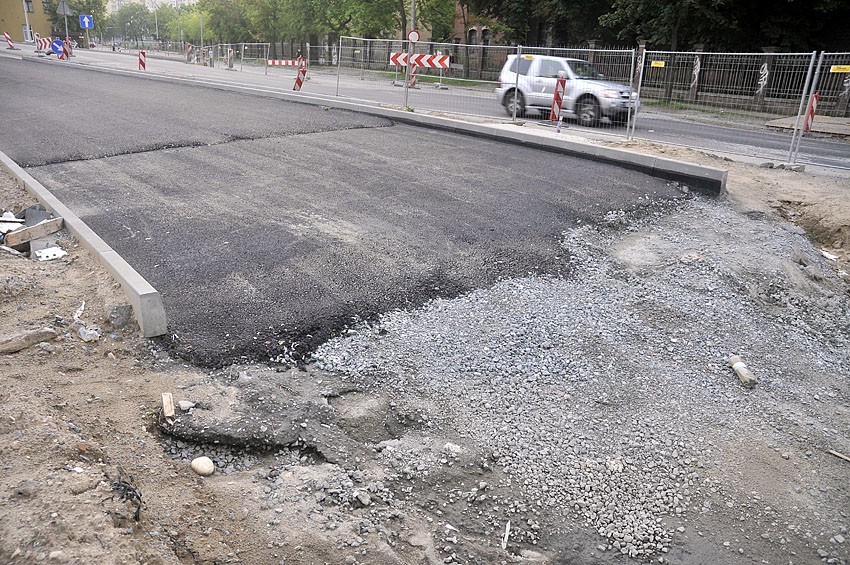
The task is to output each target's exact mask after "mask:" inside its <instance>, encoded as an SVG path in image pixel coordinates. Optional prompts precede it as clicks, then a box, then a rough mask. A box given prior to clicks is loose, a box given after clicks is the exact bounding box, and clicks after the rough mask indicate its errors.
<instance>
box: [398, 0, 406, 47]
mask: <svg viewBox="0 0 850 565" xmlns="http://www.w3.org/2000/svg"><path fill="white" fill-rule="evenodd" d="M398 9H399V13H400V14H401V38H402V39H407V6H405V5H404V0H399V2H398Z"/></svg>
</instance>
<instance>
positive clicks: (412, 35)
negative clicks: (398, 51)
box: [407, 29, 419, 43]
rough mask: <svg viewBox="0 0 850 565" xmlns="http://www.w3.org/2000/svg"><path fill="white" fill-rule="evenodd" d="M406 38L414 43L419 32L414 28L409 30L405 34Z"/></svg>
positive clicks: (417, 39)
mask: <svg viewBox="0 0 850 565" xmlns="http://www.w3.org/2000/svg"><path fill="white" fill-rule="evenodd" d="M407 39H409V40H410V41H412V42H413V43H416V42H417V41H419V32H418V31H416V30H415V29H412V30H410V33H408V34H407Z"/></svg>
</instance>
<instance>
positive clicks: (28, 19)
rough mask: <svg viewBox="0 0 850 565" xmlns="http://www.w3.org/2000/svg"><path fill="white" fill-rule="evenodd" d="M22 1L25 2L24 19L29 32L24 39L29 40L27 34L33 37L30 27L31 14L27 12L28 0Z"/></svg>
mask: <svg viewBox="0 0 850 565" xmlns="http://www.w3.org/2000/svg"><path fill="white" fill-rule="evenodd" d="M21 2H23V4H24V21H25V22H26V24H27V32H26V33H25V34H24V41H29V40H28V39H27V36H29V37H30V39H32V29H30V15H29V13H27V0H21Z"/></svg>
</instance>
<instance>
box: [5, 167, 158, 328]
mask: <svg viewBox="0 0 850 565" xmlns="http://www.w3.org/2000/svg"><path fill="white" fill-rule="evenodd" d="M0 167H2V169H3V170H5V171H7V172H8V173H9V174H10V175H12V176H13V177H14V178H15V179H16V180H17V181H18V183H19V184H20V186H22V187H23V188H24V189H25V190H26V191H27V192H29V193H30V194H31V195H33V196H35V198H36V199H38V201H39V202H41V204H42V205H44V207H45V208H47V209H48V210H50V211H51V212H53V214H54V215H56V216H61V217H62V218H63V220H64V222H65V227H67V228H68V231H70V232H71V234H73V235H74V237H76V238H77V240H78V241H79V242H80V243H81V244H82V245H83V247H85V248H86V249H87V250H89V251H90V252H91V253H92V254H94V256H95V257H96V258H97V260H98V262H99V263H100V264H101V265H103V266H104V267H105V268H106V270H107V271H109V273H110V274H111V275H112V276H113V277H115V278H116V279H118V281H119V282H120V283H121V286H122V288H123V289H124V293H125V294H126V295H127V298H129V299H130V302H131V303H132V305H133V313H134V314H135V316H136V321H137V322H138V323H139V327H140V328H141V330H142V335H144V336H145V337H155V336H158V335H163V334H164V333H166V331H167V325H168V324H167V321H166V317H165V307H164V306H163V304H162V297H161V296H160V294H159V292H157V290H156V289H155V288H154V287H153V286H151V284H150V283H149V282H148V281H146V280H145V279H144V277H142V275H140V274H139V273H138V272H137V271H136V270H135V269H133V267H131V266H130V264H129V263H127V261H125V260H124V258H123V257H121V256H120V255H119V254H118V253H117V252H116V251H115V250H114V249H112V248H111V247H109V245H107V244H106V242H105V241H103V239H101V237H100V236H99V235H97V234H96V233H95V232H94V230H92V229H91V228H90V227H88V226H87V225H86V224H85V222H83V221H82V220H81V219H80V218H79V217H78V216H77V215H76V214H74V213H73V212H72V211H71V210H70V209H69V208H68V207H67V206H65V205H64V204H62V202H60V201H59V199H58V198H56V197H55V196H54V195H53V194H52V193H51V192H50V191H49V190H47V189H46V188H45V187H44V185H42V184H41V183H40V182H38V181H37V180H35V179H34V178H33V177H32V176H31V175H30V174H29V173H27V172H26V171H25V170H23V169H22V168H21V167H20V166H19V165H18V164H17V163H15V162H14V161H13V160H12V159H10V158H9V156H8V155H6V154H5V153H3V152H2V151H0Z"/></svg>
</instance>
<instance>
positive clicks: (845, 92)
mask: <svg viewBox="0 0 850 565" xmlns="http://www.w3.org/2000/svg"><path fill="white" fill-rule="evenodd" d="M841 88H842V90H841V92H840V93H839V94H838V101H837V102H836V103H835V110H836V113H837V114H838V115H839V116H846V115H847V109H848V108H850V73H847V74H846V75H845V76H844V80H843V81H842V82H841Z"/></svg>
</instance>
